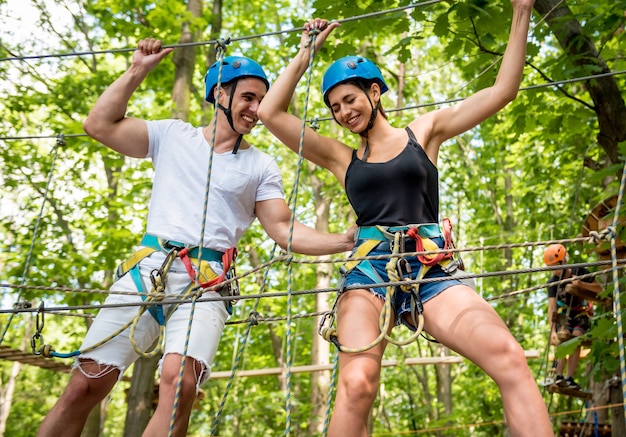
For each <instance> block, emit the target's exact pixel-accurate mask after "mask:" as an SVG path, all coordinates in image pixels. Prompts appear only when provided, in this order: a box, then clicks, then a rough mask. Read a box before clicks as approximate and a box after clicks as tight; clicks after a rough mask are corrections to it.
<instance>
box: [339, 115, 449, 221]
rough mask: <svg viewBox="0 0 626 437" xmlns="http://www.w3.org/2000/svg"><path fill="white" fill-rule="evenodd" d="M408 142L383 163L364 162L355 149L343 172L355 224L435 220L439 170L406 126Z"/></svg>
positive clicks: (437, 214) (436, 219)
mask: <svg viewBox="0 0 626 437" xmlns="http://www.w3.org/2000/svg"><path fill="white" fill-rule="evenodd" d="M406 131H407V133H408V135H409V141H408V143H407V145H406V147H405V148H404V150H402V152H400V154H399V155H398V156H396V157H395V158H393V159H392V160H390V161H387V162H364V161H362V160H360V159H359V158H357V156H356V150H355V151H354V152H353V153H352V161H351V162H350V165H349V166H348V170H347V171H346V194H347V195H348V200H349V201H350V204H351V205H352V208H353V209H354V212H355V213H356V215H357V221H356V223H357V225H359V226H373V225H383V226H403V225H408V224H418V223H437V222H438V221H439V173H438V172H437V167H435V165H434V164H433V163H432V162H431V160H430V159H428V156H427V155H426V152H424V149H422V146H420V144H419V143H418V142H417V139H416V138H415V135H413V132H412V131H411V130H410V129H409V128H408V127H406Z"/></svg>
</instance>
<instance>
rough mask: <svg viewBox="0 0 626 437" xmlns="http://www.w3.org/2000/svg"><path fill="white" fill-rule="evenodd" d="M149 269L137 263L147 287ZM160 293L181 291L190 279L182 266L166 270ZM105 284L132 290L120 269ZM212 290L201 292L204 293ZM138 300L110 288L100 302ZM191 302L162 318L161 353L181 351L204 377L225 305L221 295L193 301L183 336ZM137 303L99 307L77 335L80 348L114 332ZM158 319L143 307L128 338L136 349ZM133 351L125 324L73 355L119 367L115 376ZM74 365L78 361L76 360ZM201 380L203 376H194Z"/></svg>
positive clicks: (155, 329)
mask: <svg viewBox="0 0 626 437" xmlns="http://www.w3.org/2000/svg"><path fill="white" fill-rule="evenodd" d="M150 271H151V269H146V268H145V267H142V268H140V272H141V276H142V279H143V281H144V286H145V289H146V290H150V289H151V282H150V278H149V275H150ZM166 284H167V287H166V289H165V293H166V294H170V295H178V294H180V293H182V292H184V291H185V290H186V289H187V287H188V285H189V284H190V279H189V276H188V275H187V273H186V272H184V273H183V272H180V273H179V272H172V271H170V272H169V273H168V275H167V282H166ZM111 290H116V291H132V292H136V291H137V288H136V286H135V283H134V282H133V280H132V278H131V275H130V274H126V275H124V276H122V277H121V278H120V279H118V280H117V281H116V282H115V283H114V284H113V286H112V287H111ZM212 294H215V295H218V294H217V293H216V292H206V293H205V294H204V297H209V296H211V295H212ZM137 302H142V298H141V296H136V295H134V296H131V295H118V294H111V295H109V296H108V297H107V299H106V301H105V304H129V303H137ZM191 308H192V304H191V303H186V304H183V305H179V306H178V308H176V309H175V310H174V311H173V312H172V314H171V315H170V317H169V319H168V320H167V322H166V323H165V342H164V343H165V344H164V352H163V353H164V355H166V354H169V353H176V354H180V355H183V354H184V353H185V344H186V343H187V350H186V355H187V356H188V357H191V358H193V359H195V360H196V361H198V362H200V363H202V364H203V366H204V367H205V369H206V372H203V373H204V374H203V378H202V379H203V380H206V379H207V378H208V376H209V373H210V365H211V364H212V362H213V359H214V358H215V354H216V352H217V346H218V343H219V339H220V337H221V335H222V331H223V329H224V325H225V323H226V320H227V319H228V316H229V314H228V311H227V310H226V306H225V305H224V302H223V301H221V300H215V301H206V302H196V304H195V306H194V317H193V323H192V325H191V328H190V331H189V332H190V335H189V340H188V342H187V331H188V329H189V316H190V314H191ZM140 309H141V306H137V305H135V306H119V307H112V308H102V309H101V310H100V312H99V313H98V315H97V316H96V318H95V320H94V322H93V324H92V325H91V327H90V328H89V330H88V331H87V334H86V335H85V338H84V340H83V345H82V346H81V350H83V349H85V348H88V347H90V346H91V345H94V344H96V343H98V342H100V341H101V340H102V339H104V338H107V337H108V336H110V335H111V334H113V333H115V332H116V331H118V330H119V329H121V327H123V326H124V325H125V324H127V323H128V322H129V321H131V320H133V319H134V318H135V316H136V315H137V313H138V311H139V310H140ZM163 309H164V312H165V313H167V311H168V306H167V305H164V307H163ZM159 331H160V325H159V323H158V322H157V320H156V319H155V318H154V317H153V316H152V314H150V312H149V311H148V310H147V309H146V311H144V313H143V314H142V315H141V317H140V318H139V321H138V322H137V324H136V327H135V332H134V336H133V340H132V341H133V342H134V343H135V344H136V346H137V347H138V349H139V350H140V351H143V352H145V351H147V350H149V348H150V346H151V345H152V344H153V342H154V341H155V340H156V339H157V337H158V336H159ZM138 357H139V354H138V353H137V352H136V351H135V349H134V347H133V344H132V343H131V339H130V328H126V329H125V330H124V331H122V333H121V334H118V335H116V336H114V337H113V338H112V339H111V340H109V341H107V342H105V343H104V344H102V345H101V346H98V347H97V348H95V349H94V350H91V351H87V352H86V353H83V354H81V355H80V356H79V357H78V358H79V359H92V360H94V361H95V362H97V363H99V364H101V365H106V366H112V367H116V368H118V369H120V376H121V374H123V373H124V371H125V370H126V369H127V368H128V367H129V366H130V365H131V364H132V363H133V362H134V361H135V360H136V359H137V358H138ZM77 365H78V366H80V365H79V364H78V363H77ZM199 382H200V383H201V382H204V381H199Z"/></svg>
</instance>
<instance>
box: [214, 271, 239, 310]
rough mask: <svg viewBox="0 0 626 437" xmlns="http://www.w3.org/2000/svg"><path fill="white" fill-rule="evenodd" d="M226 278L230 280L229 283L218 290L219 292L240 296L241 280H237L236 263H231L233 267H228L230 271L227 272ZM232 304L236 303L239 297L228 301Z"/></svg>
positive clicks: (225, 294)
mask: <svg viewBox="0 0 626 437" xmlns="http://www.w3.org/2000/svg"><path fill="white" fill-rule="evenodd" d="M224 277H225V279H226V280H227V281H230V282H228V283H227V284H225V285H224V286H222V287H221V288H220V289H219V290H217V292H218V293H219V294H220V295H221V296H224V297H226V296H229V297H232V296H239V295H240V289H239V281H237V279H234V280H233V278H236V277H237V273H236V272H235V264H234V263H233V264H231V267H230V268H229V269H228V271H227V272H226V275H225V276H224ZM228 302H229V303H230V304H231V305H234V304H236V303H237V302H239V300H238V299H234V300H231V301H228Z"/></svg>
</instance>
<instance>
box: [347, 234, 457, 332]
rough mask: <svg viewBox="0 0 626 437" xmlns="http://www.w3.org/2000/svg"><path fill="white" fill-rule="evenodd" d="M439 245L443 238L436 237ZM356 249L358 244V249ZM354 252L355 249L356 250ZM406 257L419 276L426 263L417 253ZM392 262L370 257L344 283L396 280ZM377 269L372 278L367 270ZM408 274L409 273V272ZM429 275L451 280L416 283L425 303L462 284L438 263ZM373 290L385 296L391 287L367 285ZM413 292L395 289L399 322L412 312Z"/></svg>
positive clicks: (395, 304) (373, 292) (359, 283)
mask: <svg viewBox="0 0 626 437" xmlns="http://www.w3.org/2000/svg"><path fill="white" fill-rule="evenodd" d="M432 240H433V241H434V242H435V243H437V245H438V246H439V247H443V240H442V239H441V238H433V239H432ZM354 250H355V251H356V247H355V249H354ZM353 253H354V251H353ZM390 254H391V252H390V251H388V250H387V251H380V250H376V249H374V250H372V251H371V252H370V253H369V254H368V256H382V255H390ZM403 258H404V259H405V260H406V261H408V262H409V265H410V266H411V272H412V275H411V276H412V277H411V278H410V279H416V278H417V275H418V273H419V272H420V269H421V268H422V263H421V262H420V261H419V260H418V258H417V256H404V257H403ZM388 262H389V258H386V257H381V259H368V260H364V261H362V262H361V263H365V265H364V264H359V265H358V266H357V267H355V268H354V269H352V270H351V271H350V272H348V274H347V275H346V277H345V281H344V283H343V286H344V287H348V286H355V285H362V286H367V285H372V284H377V283H380V282H393V281H392V280H390V279H389V275H388V273H387V268H386V267H387V263H388ZM364 270H365V271H366V272H367V271H374V272H375V274H374V276H377V277H376V278H372V277H371V276H370V275H368V274H367V273H365V272H364ZM405 277H406V275H405ZM429 278H449V279H447V280H440V281H432V282H424V283H421V284H416V286H418V290H419V297H420V299H421V301H422V303H425V302H427V301H429V300H430V299H432V298H433V297H435V296H437V295H438V294H440V293H441V292H443V291H444V290H445V289H447V288H450V287H452V286H455V285H460V284H462V282H461V281H459V280H458V279H454V278H453V277H452V276H451V275H450V274H448V273H446V272H445V271H443V270H442V268H441V267H440V266H439V265H438V264H436V265H434V266H432V267H431V268H430V269H429V270H428V271H427V272H426V276H424V279H429ZM364 288H367V289H369V290H370V292H371V293H372V294H374V295H375V296H377V297H380V298H381V299H385V298H386V296H387V287H364ZM411 299H412V295H411V293H405V292H402V291H396V292H395V293H394V302H392V307H393V309H394V312H395V314H396V324H400V323H404V324H406V323H405V321H404V318H405V317H404V316H405V315H410V312H411ZM407 326H408V327H409V328H412V329H414V328H413V327H412V326H411V325H407Z"/></svg>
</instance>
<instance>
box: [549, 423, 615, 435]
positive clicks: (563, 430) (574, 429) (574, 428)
mask: <svg viewBox="0 0 626 437" xmlns="http://www.w3.org/2000/svg"><path fill="white" fill-rule="evenodd" d="M596 435H597V436H598V437H610V436H611V424H609V423H605V424H599V425H598V426H597V429H596V426H595V425H594V424H593V423H580V422H561V423H560V424H559V437H581V436H585V437H591V436H594V437H595V436H596Z"/></svg>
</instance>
